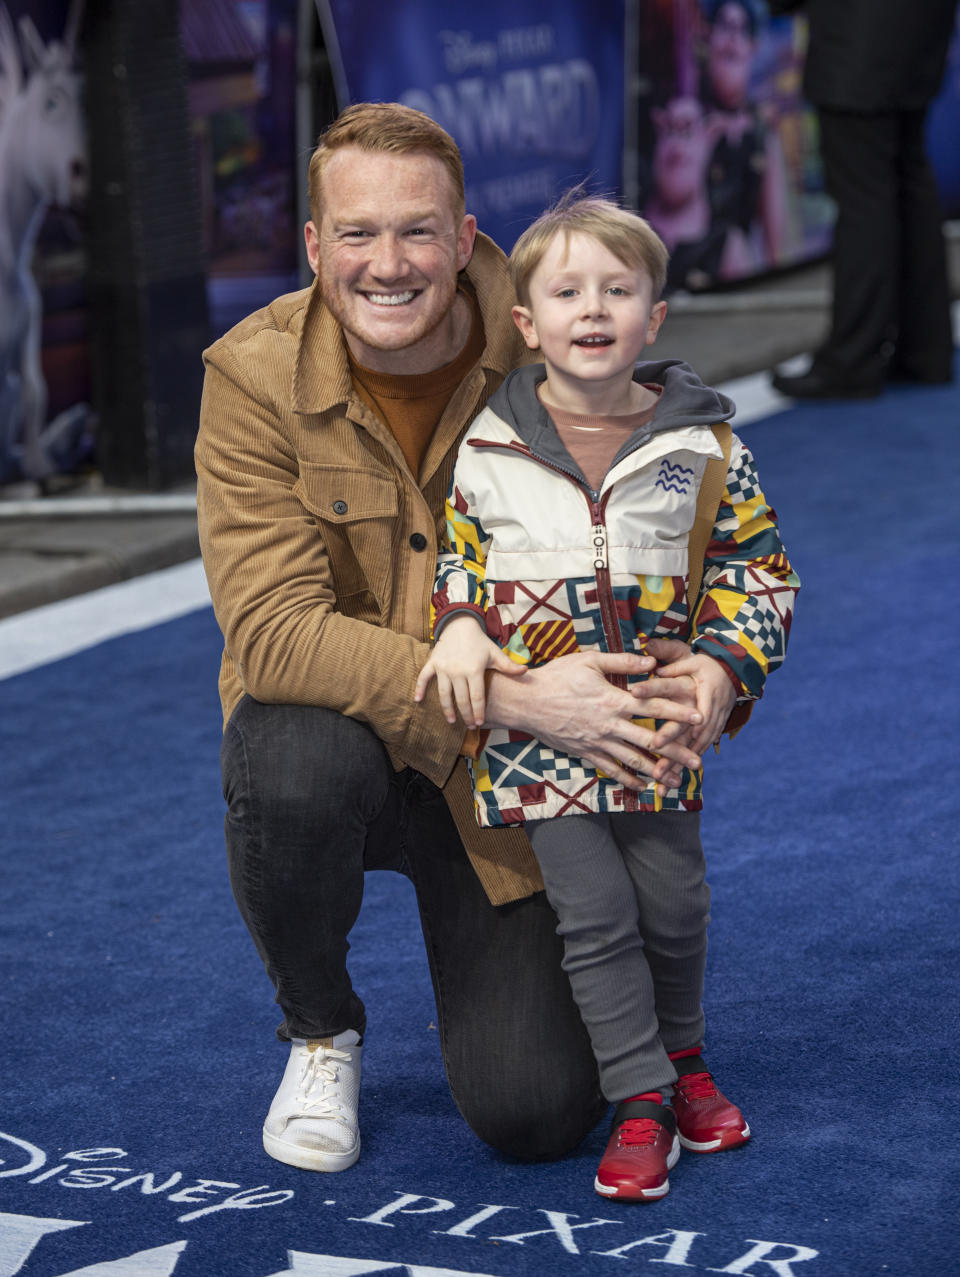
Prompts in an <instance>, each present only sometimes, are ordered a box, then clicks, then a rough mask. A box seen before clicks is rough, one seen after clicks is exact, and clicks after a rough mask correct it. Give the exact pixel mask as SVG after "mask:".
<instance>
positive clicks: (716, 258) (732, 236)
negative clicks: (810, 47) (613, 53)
mask: <svg viewBox="0 0 960 1277" xmlns="http://www.w3.org/2000/svg"><path fill="white" fill-rule="evenodd" d="M805 37H806V25H805V23H804V22H803V21H802V20H795V19H792V18H776V19H771V18H770V17H769V16H768V14H767V11H766V8H765V6H763V5H762V4H761V3H760V0H643V2H642V3H641V4H640V37H639V42H638V43H639V71H640V74H639V84H640V92H639V101H638V112H639V124H638V149H639V152H640V158H641V162H640V178H639V185H640V195H639V200H638V203H639V206H640V208H641V210H642V211H643V212H644V214H645V216H646V217H647V218H648V219H649V220H650V222H651V223H652V224H653V225H654V226H655V227H656V229H657V231H658V232H659V233H660V235H661V236H662V237H663V239H664V240H665V242H666V244H667V246H668V248H669V249H670V252H671V267H670V275H669V279H668V288H670V289H671V290H673V289H678V288H684V289H690V290H697V289H701V288H705V287H708V286H709V285H711V284H715V283H718V282H726V281H729V280H735V279H740V278H743V277H745V276H750V275H755V274H758V273H761V272H763V271H766V270H769V269H771V268H776V267H781V266H786V265H791V264H794V263H797V262H801V261H805V260H809V259H811V258H814V257H816V256H818V255H819V254H821V253H823V252H824V251H825V250H826V249H827V248H828V247H829V243H830V228H831V223H832V210H831V206H830V204H829V201H828V200H827V199H826V197H825V196H824V195H823V193H822V179H821V172H820V164H819V158H818V155H817V143H816V121H815V116H814V113H813V112H812V110H811V109H810V108H809V107H808V106H807V105H806V103H805V102H804V101H803V99H802V97H801V78H802V71H803V56H804V50H805Z"/></svg>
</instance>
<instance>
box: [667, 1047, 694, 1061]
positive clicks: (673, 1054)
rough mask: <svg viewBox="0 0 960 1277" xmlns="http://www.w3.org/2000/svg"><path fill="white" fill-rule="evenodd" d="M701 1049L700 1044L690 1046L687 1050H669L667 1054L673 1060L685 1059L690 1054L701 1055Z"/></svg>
mask: <svg viewBox="0 0 960 1277" xmlns="http://www.w3.org/2000/svg"><path fill="white" fill-rule="evenodd" d="M701 1049H702V1048H701V1047H699V1046H690V1047H687V1049H686V1050H685V1051H668V1052H667V1055H668V1057H669V1058H670V1059H671V1060H685V1059H687V1057H688V1056H691V1055H699V1054H700V1052H701Z"/></svg>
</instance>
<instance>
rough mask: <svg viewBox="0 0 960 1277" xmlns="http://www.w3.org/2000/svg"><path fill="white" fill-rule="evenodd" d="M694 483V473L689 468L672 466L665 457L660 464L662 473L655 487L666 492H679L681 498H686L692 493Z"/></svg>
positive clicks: (658, 476)
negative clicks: (691, 486) (691, 487)
mask: <svg viewBox="0 0 960 1277" xmlns="http://www.w3.org/2000/svg"><path fill="white" fill-rule="evenodd" d="M692 483H693V471H692V470H691V469H690V468H689V466H681V465H672V464H671V463H670V461H669V460H668V459H667V458H666V457H664V459H663V460H662V461H661V462H660V473H659V474H658V475H657V481H656V483H655V484H654V485H653V486H654V487H655V488H663V490H664V492H679V493H680V495H681V496H684V495H685V494H686V493H687V492H689V491H690V485H691V484H692Z"/></svg>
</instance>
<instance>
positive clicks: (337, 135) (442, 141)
mask: <svg viewBox="0 0 960 1277" xmlns="http://www.w3.org/2000/svg"><path fill="white" fill-rule="evenodd" d="M346 146H355V147H357V148H358V149H359V150H361V151H370V152H380V153H383V154H389V155H410V154H415V153H417V152H419V153H425V154H428V155H434V156H436V158H437V159H438V160H439V161H440V162H441V164H442V165H443V167H444V168H445V169H446V170H447V173H448V174H449V176H450V182H451V186H452V193H453V197H454V212H455V213H456V215H457V217H458V218H461V217H463V213H464V207H465V198H464V189H463V158H462V157H461V155H460V150H459V147H458V146H457V144H456V142H455V141H454V140H453V138H452V137H451V136H450V134H449V133H448V132H447V131H446V129H442V128H441V127H440V125H439V124H437V122H436V120H432V119H431V118H430V116H429V115H425V114H424V113H423V111H415V110H414V109H413V108H412V107H409V106H402V105H401V104H400V103H399V102H355V103H354V104H353V106H348V107H347V108H346V109H345V110H343V111H341V112H340V114H339V115H338V116H337V118H336V119H335V120H334V121H333V123H332V124H331V125H330V126H329V127H328V128H327V129H325V130H324V132H323V133H322V134H321V135H320V141H319V142H318V144H317V149H316V150H315V151H314V153H313V155H312V156H311V159H310V171H309V195H310V216H311V217H312V219H313V221H314V222H315V223H316V224H317V225H318V226H319V224H320V218H321V216H322V213H323V190H322V187H323V170H324V169H325V168H326V165H327V161H328V160H329V159H330V156H331V155H333V154H334V152H336V151H339V150H342V149H343V147H346Z"/></svg>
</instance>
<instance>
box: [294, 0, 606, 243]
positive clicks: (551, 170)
mask: <svg viewBox="0 0 960 1277" xmlns="http://www.w3.org/2000/svg"><path fill="white" fill-rule="evenodd" d="M318 10H319V13H320V18H321V22H322V24H323V30H324V34H325V37H326V42H327V48H328V52H330V54H331V56H332V59H333V61H334V65H335V67H336V68H337V72H338V78H339V84H338V96H339V99H340V103H341V105H342V106H345V105H346V104H347V103H348V102H362V101H383V102H403V103H405V104H406V105H408V106H412V107H416V108H417V109H418V110H421V111H424V112H426V113H427V114H428V115H430V116H431V117H432V118H433V119H435V120H437V121H438V122H439V123H440V124H442V125H443V127H444V128H445V129H447V130H448V132H449V133H451V134H452V136H453V137H454V138H455V139H456V141H457V143H458V145H459V147H460V150H461V151H462V153H463V159H464V169H465V176H466V186H467V207H468V209H469V210H470V211H471V212H472V213H474V214H476V216H477V219H478V221H479V223H480V227H481V229H482V230H483V231H485V232H486V233H487V234H488V235H490V236H491V237H492V238H493V239H494V240H496V242H497V243H498V244H499V245H500V246H501V248H503V249H504V250H505V251H507V252H509V250H510V248H511V247H512V246H513V243H514V241H515V240H516V239H517V236H518V235H519V234H520V233H521V232H522V231H523V230H524V228H525V227H526V226H527V225H529V223H530V222H531V221H532V220H533V218H535V217H536V216H537V215H538V214H539V213H540V212H542V211H543V209H544V207H545V206H546V205H547V204H549V203H550V202H551V201H552V200H553V199H554V198H555V197H556V196H557V195H558V194H559V193H560V192H561V191H563V190H564V189H566V188H567V187H570V186H572V185H575V184H576V183H577V182H580V181H586V182H587V183H588V184H589V186H590V189H592V190H598V191H606V192H610V193H614V194H615V193H617V192H619V190H620V185H621V177H622V160H623V141H624V45H623V40H624V22H625V6H624V3H623V0H597V2H596V3H593V4H590V5H558V4H556V3H555V0H523V2H522V3H517V0H488V2H487V3H486V4H482V5H478V4H476V3H473V2H472V0H470V2H467V0H424V2H423V3H421V4H417V5H383V4H380V3H378V2H377V0H318Z"/></svg>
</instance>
